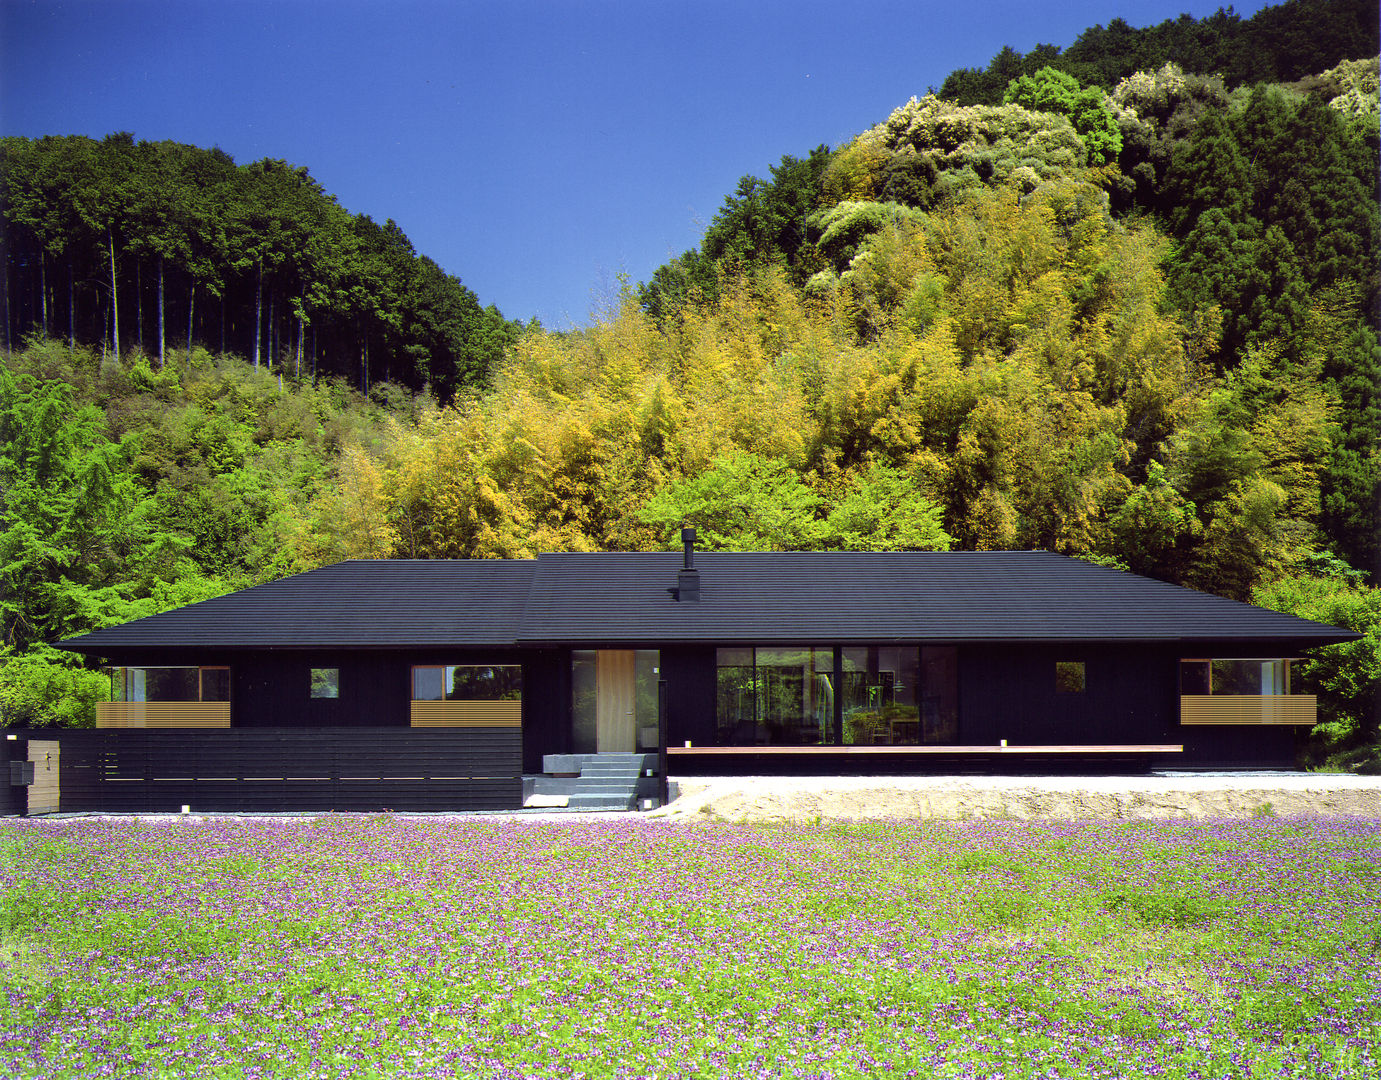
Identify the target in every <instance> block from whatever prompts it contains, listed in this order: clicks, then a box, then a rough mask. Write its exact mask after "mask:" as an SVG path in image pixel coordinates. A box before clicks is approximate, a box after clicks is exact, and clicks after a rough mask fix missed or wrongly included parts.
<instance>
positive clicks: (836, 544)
mask: <svg viewBox="0 0 1381 1080" xmlns="http://www.w3.org/2000/svg"><path fill="white" fill-rule="evenodd" d="M942 516H943V513H942V511H941V509H940V507H938V506H936V505H935V504H934V503H933V502H931V501H930V500H929V499H927V498H926V497H925V496H924V495H922V494H921V492H920V491H919V490H918V489H917V486H916V482H915V481H914V480H913V479H912V478H911V477H909V476H907V475H906V474H905V473H903V472H901V471H900V470H898V469H893V468H890V467H888V466H886V465H882V464H879V463H877V462H874V463H873V464H872V465H870V466H869V468H868V470H867V471H866V472H863V473H860V474H859V475H858V476H857V477H856V478H855V479H854V482H853V483H852V484H851V485H850V486H849V489H848V491H847V492H846V493H845V495H844V497H843V498H842V499H840V500H839V502H838V503H836V504H835V506H834V509H832V510H831V511H830V512H829V516H828V517H827V518H826V519H825V523H824V529H823V530H822V531H821V534H820V543H821V546H822V547H825V548H828V549H838V550H840V551H948V550H949V549H950V545H951V544H952V543H953V540H952V539H951V538H950V535H949V533H947V532H945V530H944V526H943V525H942V524H941V519H942Z"/></svg>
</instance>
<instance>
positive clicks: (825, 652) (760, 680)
mask: <svg viewBox="0 0 1381 1080" xmlns="http://www.w3.org/2000/svg"><path fill="white" fill-rule="evenodd" d="M756 673H757V679H756V690H757V731H756V734H757V736H758V741H759V742H765V743H775V744H780V745H788V746H818V745H821V744H824V743H831V742H833V741H834V650H833V649H832V648H816V647H814V646H810V645H806V646H802V647H799V648H787V649H758V650H757V654H756Z"/></svg>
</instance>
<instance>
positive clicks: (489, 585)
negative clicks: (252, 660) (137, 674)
mask: <svg viewBox="0 0 1381 1080" xmlns="http://www.w3.org/2000/svg"><path fill="white" fill-rule="evenodd" d="M536 565H537V563H536V561H535V560H532V559H526V560H513V561H506V562H505V561H500V560H497V559H474V560H469V559H466V560H460V559H457V560H427V559H410V560H402V559H391V560H359V561H353V562H342V563H335V564H334V565H332V566H323V567H321V568H320V569H317V570H309V571H308V572H307V573H305V574H295V575H294V576H292V577H289V578H282V579H280V580H278V581H270V582H268V583H267V584H265V585H256V586H255V587H254V588H252V589H243V590H241V591H240V592H235V593H230V594H229V595H227V596H220V597H217V598H216V599H214V600H203V601H202V602H201V603H199V604H191V605H189V606H187V607H183V608H177V609H175V610H173V611H166V612H164V613H163V614H161V615H151V616H150V617H149V618H147V619H138V620H136V621H135V622H132V623H126V624H125V625H123V626H111V627H107V628H105V629H103V630H93V631H92V632H91V633H89V634H83V635H82V636H81V637H75V638H69V639H68V640H66V641H63V642H60V643H59V644H60V645H61V646H62V647H64V648H70V649H74V650H76V651H79V652H88V653H95V654H97V655H99V654H100V652H101V650H102V649H103V648H120V649H132V648H144V647H147V646H164V647H167V646H177V647H180V648H264V649H271V648H312V647H317V646H322V647H368V646H380V647H389V646H407V645H440V646H449V645H456V646H469V645H495V644H505V643H506V644H509V645H511V644H512V643H513V641H514V639H515V638H516V637H517V634H518V629H519V625H520V623H521V621H522V617H523V608H524V605H525V604H526V602H527V594H528V585H529V583H530V582H531V580H532V572H533V569H534V568H535V567H536Z"/></svg>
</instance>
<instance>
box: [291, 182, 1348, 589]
mask: <svg viewBox="0 0 1381 1080" xmlns="http://www.w3.org/2000/svg"><path fill="white" fill-rule="evenodd" d="M1164 257H1165V248H1164V241H1163V240H1162V239H1161V238H1160V236H1159V235H1158V234H1157V233H1156V232H1155V231H1154V230H1153V229H1151V228H1150V227H1145V228H1141V227H1128V226H1119V225H1116V224H1114V223H1113V222H1112V221H1111V219H1110V218H1109V216H1108V215H1107V212H1106V207H1105V201H1104V198H1103V193H1102V192H1101V191H1100V190H1098V188H1096V187H1095V186H1093V185H1091V184H1088V183H1085V182H1082V181H1079V180H1060V181H1057V182H1052V183H1048V184H1044V185H1042V186H1040V187H1039V188H1037V189H1035V190H1034V191H1032V192H1029V193H1025V194H1023V193H1022V192H1021V190H1020V189H1018V188H1014V187H1006V188H998V189H992V190H987V189H983V190H978V191H976V192H974V193H972V194H971V195H969V196H968V197H966V198H965V199H964V200H962V201H959V202H956V203H953V204H952V205H950V206H949V207H948V208H947V209H945V210H942V211H938V212H934V213H931V214H929V215H924V216H922V215H915V214H908V215H898V216H896V217H895V218H888V219H885V220H884V221H883V224H882V225H881V226H880V227H879V228H876V229H875V230H874V231H872V232H870V233H868V234H867V235H866V236H864V237H863V239H862V241H861V243H860V248H859V250H858V251H857V253H856V254H855V255H854V256H853V257H852V259H851V260H850V262H849V265H848V267H847V269H846V270H845V272H844V273H843V274H841V275H839V276H838V277H837V278H835V279H833V280H830V281H827V282H824V283H817V285H816V286H815V287H812V288H807V289H805V290H800V289H797V288H794V287H793V286H792V285H791V284H790V282H789V281H788V280H787V278H786V276H785V275H784V273H782V272H781V271H778V270H776V269H774V268H771V267H767V268H759V269H757V270H755V271H754V272H752V273H751V274H748V275H746V276H742V277H728V278H726V279H724V280H723V281H721V283H720V289H719V297H718V299H717V300H716V301H715V302H713V303H708V302H707V303H701V304H698V305H696V304H691V305H688V306H687V307H686V308H685V309H684V310H683V311H681V312H680V313H679V316H678V318H677V319H675V320H669V321H667V323H666V324H665V325H664V326H663V327H662V328H659V327H658V326H657V325H655V324H654V323H653V322H652V321H651V320H650V319H649V318H647V317H646V316H645V315H644V314H643V313H642V312H641V310H640V309H638V307H637V306H636V305H635V304H633V303H632V302H631V301H628V300H627V299H626V300H625V303H624V304H623V305H622V307H621V308H620V309H619V310H618V311H617V312H615V313H614V314H612V315H610V316H608V317H607V318H605V319H604V320H602V321H600V322H598V323H596V324H595V325H593V326H591V327H589V328H587V329H583V330H575V331H569V332H563V333H553V332H546V331H535V332H531V333H529V334H528V335H526V336H525V337H524V338H523V339H522V340H521V341H520V342H519V343H518V344H517V345H516V346H515V347H514V348H513V349H511V350H510V352H509V354H508V356H507V357H506V359H505V361H504V363H503V364H502V365H501V367H500V368H499V370H498V371H497V372H496V374H495V377H494V380H493V385H492V389H491V390H490V391H489V392H487V393H486V394H485V395H483V396H482V397H480V398H477V399H475V400H472V401H469V402H465V403H462V404H460V405H458V406H457V407H456V408H454V409H448V410H441V411H437V410H433V411H430V412H425V413H424V414H423V415H422V417H421V419H420V420H419V421H418V423H417V424H416V426H415V427H405V426H401V425H397V426H394V427H393V428H391V429H389V430H388V432H386V434H385V435H384V437H383V438H382V439H381V440H380V441H379V443H378V444H377V445H375V446H372V447H367V448H365V447H360V448H355V449H354V450H352V451H351V452H350V453H348V454H346V455H345V456H344V458H343V459H342V465H341V469H342V474H343V475H342V484H341V486H340V491H339V492H338V493H337V494H336V495H333V496H332V497H331V498H328V499H326V500H323V501H322V502H321V505H320V506H318V507H317V508H316V519H315V520H314V521H313V522H312V526H313V528H314V529H315V530H316V531H317V532H318V533H319V534H320V535H321V536H323V537H325V538H327V539H325V540H324V541H323V543H322V545H321V547H322V550H323V552H325V551H327V550H330V551H334V552H336V553H338V554H375V555H378V554H391V555H397V556H412V557H441V556H479V557H507V556H515V555H531V554H535V553H536V552H538V551H542V550H585V549H647V548H653V547H660V546H662V545H663V544H664V543H665V536H664V535H663V534H664V533H665V530H664V529H661V528H659V527H653V526H652V525H649V524H646V523H645V520H644V516H640V512H641V511H642V510H643V508H644V507H646V506H647V504H648V503H649V501H651V500H652V498H653V497H654V495H656V493H657V492H659V491H661V490H662V489H664V488H665V487H666V486H667V485H669V484H672V483H675V482H677V481H680V480H681V479H683V478H686V477H695V476H699V475H701V474H703V473H704V472H706V471H707V470H709V469H711V468H712V467H714V466H715V463H716V462H722V461H724V460H726V459H728V458H730V457H731V456H732V455H734V454H748V455H755V456H756V457H757V458H760V459H762V460H764V461H770V462H774V463H781V464H784V465H785V466H787V467H788V468H789V469H791V470H792V471H794V472H795V473H796V475H798V476H799V477H800V478H801V479H802V481H803V482H804V483H805V484H806V485H807V486H808V487H809V488H810V489H811V490H812V491H814V492H815V493H816V495H818V496H819V499H820V505H819V508H818V513H819V517H820V520H821V521H822V522H823V521H825V520H826V519H827V518H828V517H829V515H830V514H831V513H832V512H833V511H834V510H835V509H836V507H837V506H838V505H839V504H840V503H841V502H842V500H844V499H845V498H847V497H848V496H849V493H850V492H851V491H855V490H856V489H857V483H858V481H859V478H861V477H863V476H865V475H871V474H872V473H871V471H872V470H875V469H877V468H886V469H891V470H895V472H896V475H900V476H903V477H905V478H906V479H907V482H908V483H910V484H911V485H913V488H914V490H915V492H916V493H917V495H918V496H920V497H923V498H926V499H930V500H932V501H933V502H935V503H936V504H938V505H939V507H940V508H941V510H942V513H943V522H944V529H945V531H946V532H948V533H949V534H950V536H952V537H953V538H954V541H955V544H956V545H957V546H959V547H965V548H1009V547H1023V548H1049V549H1053V550H1058V551H1065V552H1069V553H1074V554H1085V553H1090V554H1100V553H1101V554H1112V553H1114V552H1115V551H1117V550H1118V548H1119V545H1120V544H1124V545H1125V543H1126V542H1127V530H1129V529H1133V530H1134V529H1135V528H1138V527H1139V526H1136V525H1135V524H1134V523H1135V522H1137V521H1141V520H1142V519H1143V518H1145V514H1146V509H1145V508H1147V507H1153V506H1159V505H1160V504H1161V503H1163V502H1164V501H1165V499H1164V496H1163V495H1162V494H1160V493H1161V492H1162V491H1163V490H1164V489H1165V488H1164V486H1165V484H1166V483H1167V481H1166V479H1165V477H1167V476H1168V477H1170V478H1171V479H1172V480H1173V481H1174V482H1175V483H1176V485H1177V487H1176V490H1177V491H1179V492H1180V494H1179V495H1177V496H1176V497H1177V498H1178V499H1179V500H1180V502H1179V503H1178V504H1177V505H1178V506H1180V507H1181V508H1182V509H1181V510H1177V511H1176V515H1177V516H1174V517H1173V521H1172V522H1171V524H1170V525H1165V524H1164V523H1160V522H1158V523H1157V525H1156V528H1157V529H1159V530H1160V532H1158V533H1157V536H1158V537H1159V539H1155V540H1154V542H1152V541H1151V540H1148V541H1147V544H1148V545H1149V546H1147V548H1146V551H1147V553H1148V554H1147V555H1146V557H1147V558H1148V559H1154V558H1164V559H1170V558H1180V556H1177V555H1175V552H1176V551H1178V550H1180V548H1182V547H1184V546H1185V545H1191V546H1192V545H1196V544H1197V545H1199V547H1200V548H1202V552H1201V554H1202V553H1203V552H1209V551H1213V552H1216V553H1217V556H1220V557H1223V558H1225V559H1228V561H1229V562H1232V561H1233V560H1234V559H1235V560H1236V561H1235V563H1234V565H1244V560H1246V559H1248V558H1256V559H1259V560H1260V559H1265V558H1267V554H1265V553H1268V549H1269V551H1270V552H1276V553H1278V552H1280V551H1284V550H1285V546H1283V545H1287V542H1289V541H1290V537H1291V536H1294V541H1293V542H1294V543H1296V545H1297V546H1299V547H1300V548H1301V549H1303V548H1304V547H1307V546H1308V540H1307V536H1306V534H1307V532H1308V530H1309V528H1310V527H1311V514H1315V515H1316V510H1311V509H1309V508H1310V507H1316V506H1317V501H1318V500H1317V485H1318V474H1319V464H1320V461H1321V459H1322V455H1323V454H1324V453H1325V452H1326V449H1327V437H1326V436H1327V430H1326V425H1327V420H1328V403H1327V401H1325V400H1324V398H1323V392H1322V391H1320V390H1318V389H1317V386H1318V385H1319V382H1318V380H1317V379H1311V380H1309V381H1308V389H1307V390H1304V389H1302V390H1298V391H1295V390H1291V389H1290V388H1289V387H1288V385H1286V384H1284V383H1281V382H1280V381H1279V379H1278V378H1276V375H1278V374H1279V372H1280V370H1281V368H1280V363H1281V362H1283V361H1279V358H1278V357H1277V359H1276V360H1275V361H1272V360H1271V356H1268V355H1267V354H1266V353H1264V352H1263V353H1262V359H1261V361H1260V362H1259V363H1257V362H1253V364H1248V365H1246V366H1245V367H1244V369H1243V371H1242V372H1241V373H1240V374H1239V375H1237V376H1235V377H1234V379H1233V380H1230V381H1229V382H1224V381H1223V380H1220V379H1217V378H1215V377H1214V375H1213V373H1212V372H1210V371H1207V370H1204V369H1203V368H1202V367H1201V366H1200V365H1199V364H1198V363H1197V362H1196V360H1195V359H1194V358H1193V356H1194V355H1195V354H1194V353H1193V348H1192V347H1193V346H1194V345H1195V342H1196V340H1197V339H1196V337H1195V335H1196V334H1198V333H1200V329H1199V328H1195V329H1194V330H1193V331H1190V330H1187V329H1186V328H1185V327H1184V326H1183V325H1181V323H1180V322H1179V321H1178V320H1177V318H1176V317H1175V316H1174V315H1173V314H1170V313H1167V310H1166V308H1165V305H1164V304H1163V294H1164V282H1163V279H1162V275H1161V271H1160V266H1161V263H1162V260H1163V259H1164ZM1187 346H1189V347H1187ZM1271 355H1274V354H1271ZM1291 362H1292V363H1303V362H1304V361H1299V360H1294V361H1291ZM1273 364H1274V366H1273ZM1263 380H1264V381H1263ZM1263 386H1270V387H1272V388H1273V389H1272V392H1271V393H1270V394H1268V393H1266V392H1265V390H1263ZM1230 409H1236V410H1238V411H1240V410H1242V409H1253V410H1256V411H1255V414H1254V415H1255V419H1254V421H1252V422H1243V423H1241V424H1239V425H1238V426H1237V427H1235V428H1233V430H1234V431H1240V432H1244V433H1248V434H1243V435H1242V436H1241V437H1242V438H1243V439H1247V440H1248V441H1249V442H1250V444H1251V445H1250V446H1247V447H1245V449H1243V451H1242V453H1240V454H1237V456H1236V457H1235V458H1233V464H1232V468H1233V469H1235V470H1236V472H1235V473H1234V474H1233V477H1232V478H1231V482H1230V483H1226V484H1225V486H1224V485H1219V486H1217V487H1215V486H1213V485H1214V484H1215V483H1216V481H1210V480H1208V479H1205V477H1208V476H1210V474H1211V473H1212V460H1213V459H1214V454H1215V453H1216V452H1217V451H1215V450H1214V447H1215V446H1216V445H1217V444H1216V443H1215V442H1214V440H1215V439H1218V438H1219V436H1220V433H1221V431H1222V430H1223V428H1224V425H1225V424H1228V422H1229V418H1228V417H1227V415H1226V413H1225V411H1224V410H1230ZM1229 426H1231V425H1229ZM1234 437H1236V436H1234ZM1153 458H1156V459H1159V460H1160V461H1161V462H1163V463H1164V465H1165V468H1164V469H1163V470H1162V469H1161V466H1160V465H1157V466H1155V468H1156V470H1159V471H1155V472H1154V473H1152V474H1149V475H1150V479H1147V478H1148V471H1147V470H1148V462H1150V461H1151V459H1153ZM889 475H890V474H889ZM1147 483H1154V484H1155V485H1159V486H1157V487H1156V488H1155V490H1154V491H1152V490H1151V489H1149V488H1148V489H1146V491H1145V493H1144V494H1138V493H1139V492H1142V490H1143V485H1145V484H1147ZM1196 485H1197V486H1196ZM1134 496H1135V498H1134ZM1129 500H1130V501H1129ZM1124 508H1126V509H1124ZM1186 515H1187V516H1186ZM1196 515H1197V516H1196ZM654 517H655V515H654ZM1157 520H1158V519H1157ZM1167 520H1169V519H1167ZM1292 522H1293V524H1291V523H1292ZM1171 526H1173V527H1171ZM1166 529H1169V530H1170V531H1169V532H1165V530H1166ZM1176 530H1178V531H1176ZM1161 533H1165V535H1163V536H1162V535H1161ZM333 536H334V537H336V538H337V539H335V540H331V539H329V538H330V537H333ZM1243 536H1245V537H1246V540H1243V539H1242V537H1243ZM866 542H867V538H865V537H859V536H853V535H852V533H851V538H850V543H851V544H865V543H866ZM886 542H887V541H886V538H885V537H879V538H878V539H877V543H878V544H880V545H881V544H885V543H886ZM1234 544H1236V546H1237V548H1240V549H1241V550H1240V551H1238V550H1236V549H1234V550H1233V551H1230V552H1228V553H1227V554H1226V555H1225V554H1224V551H1225V550H1226V549H1227V548H1230V547H1232V545H1234ZM1273 545H1274V546H1273ZM1229 556H1230V557H1229ZM1203 557H1204V558H1207V555H1204V556H1203ZM1271 557H1275V556H1274V555H1272V556H1271ZM1185 559H1188V556H1187V555H1186V556H1184V557H1183V558H1182V560H1181V561H1182V565H1181V567H1180V569H1181V570H1182V571H1183V573H1184V574H1185V575H1187V576H1189V577H1190V578H1193V577H1194V574H1195V572H1196V571H1194V569H1193V566H1192V565H1191V562H1192V560H1191V561H1184V560H1185ZM1200 561H1201V562H1202V559H1201V560H1200ZM1204 565H1207V564H1206V563H1205V564H1204ZM1234 572H1236V571H1234ZM1204 573H1207V571H1204ZM1249 586H1250V582H1248V583H1247V585H1246V587H1249ZM1232 589H1233V590H1234V591H1240V583H1237V582H1234V584H1233V585H1232Z"/></svg>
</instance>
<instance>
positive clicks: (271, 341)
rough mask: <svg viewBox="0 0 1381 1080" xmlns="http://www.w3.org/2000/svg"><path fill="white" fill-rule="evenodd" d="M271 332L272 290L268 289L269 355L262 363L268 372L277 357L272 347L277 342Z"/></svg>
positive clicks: (272, 327)
mask: <svg viewBox="0 0 1381 1080" xmlns="http://www.w3.org/2000/svg"><path fill="white" fill-rule="evenodd" d="M273 331H274V326H273V290H272V289H270V290H269V332H268V339H269V354H268V356H266V357H265V358H264V363H265V365H266V366H267V367H268V369H269V370H270V371H272V370H273V358H274V357H275V356H276V355H277V351H276V350H275V348H274V346H275V345H276V344H277V342H276V341H275V340H274V332H273Z"/></svg>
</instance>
